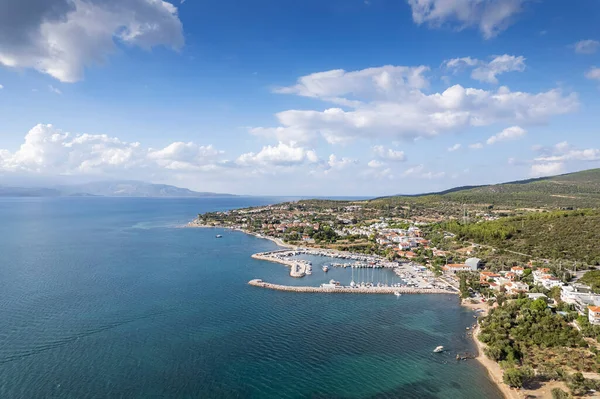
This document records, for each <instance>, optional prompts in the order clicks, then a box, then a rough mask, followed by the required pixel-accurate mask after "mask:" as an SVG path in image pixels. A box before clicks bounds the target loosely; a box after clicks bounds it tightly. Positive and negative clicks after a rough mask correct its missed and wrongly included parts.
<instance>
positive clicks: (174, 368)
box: [0, 198, 501, 398]
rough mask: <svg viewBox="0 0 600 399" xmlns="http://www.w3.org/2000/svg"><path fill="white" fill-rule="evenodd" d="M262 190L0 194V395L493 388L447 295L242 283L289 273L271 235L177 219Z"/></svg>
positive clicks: (452, 392) (425, 392)
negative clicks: (188, 195) (469, 355)
mask: <svg viewBox="0 0 600 399" xmlns="http://www.w3.org/2000/svg"><path fill="white" fill-rule="evenodd" d="M276 201H278V199H273V198H226V199H216V198H211V199H182V200H179V199H117V198H115V199H112V198H64V199H2V200H0V221H1V222H0V238H1V240H0V397H1V398H306V397H310V398H500V397H501V396H500V393H499V392H498V390H497V389H496V388H495V387H494V386H493V385H492V383H491V382H490V381H489V379H488V378H487V377H486V374H485V371H484V370H483V369H482V368H481V367H480V366H479V365H478V364H477V363H476V362H474V361H467V362H456V361H455V360H454V359H453V355H454V354H455V353H456V352H457V351H465V350H472V349H473V347H472V343H471V342H470V341H469V339H467V337H465V327H466V326H468V325H469V324H471V323H472V322H473V318H472V313H471V312H469V311H466V310H464V309H462V308H460V307H459V306H458V303H457V299H456V298H455V297H453V296H428V295H419V296H417V295H415V296H410V295H404V296H402V297H400V298H396V297H394V296H392V295H389V296H388V295H381V296H378V295H375V296H360V295H299V294H294V293H286V292H277V291H269V290H263V289H260V288H256V287H251V286H248V285H247V282H248V280H250V279H252V278H262V279H264V280H267V281H274V282H289V281H290V280H292V279H291V278H290V277H289V276H288V275H287V272H288V270H287V269H286V268H285V267H283V266H281V265H278V264H275V263H271V262H261V261H258V260H254V259H251V258H250V255H251V254H252V253H254V252H259V251H267V250H272V249H275V248H276V247H275V245H274V244H273V243H272V242H270V241H267V240H262V239H258V238H255V237H252V236H248V235H245V234H243V233H239V232H232V231H219V232H220V233H221V234H223V238H222V239H215V238H214V236H215V234H216V232H215V230H213V229H182V228H177V227H176V226H177V225H180V224H182V223H185V222H187V221H188V220H189V219H192V218H193V217H194V216H195V215H196V214H197V213H198V212H204V211H212V210H218V209H229V208H234V207H243V206H249V205H260V204H266V203H271V202H276ZM314 269H315V270H314V273H315V274H314V275H313V276H311V277H314V278H313V279H312V280H307V281H311V284H312V283H315V284H317V283H318V281H319V280H320V279H326V277H325V276H323V275H324V273H323V272H322V271H321V270H320V268H318V267H315V268H314ZM339 272H340V273H343V271H341V270H340V271H339ZM341 277H344V276H341ZM298 281H299V280H295V282H298ZM437 345H444V346H446V347H447V348H449V349H450V352H449V353H446V354H438V355H436V354H433V353H432V352H431V351H432V349H433V348H434V347H435V346H437Z"/></svg>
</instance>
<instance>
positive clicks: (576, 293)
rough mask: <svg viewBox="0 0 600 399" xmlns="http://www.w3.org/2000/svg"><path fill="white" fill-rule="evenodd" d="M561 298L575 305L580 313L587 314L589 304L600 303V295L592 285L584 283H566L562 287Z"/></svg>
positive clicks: (596, 304) (595, 304)
mask: <svg viewBox="0 0 600 399" xmlns="http://www.w3.org/2000/svg"><path fill="white" fill-rule="evenodd" d="M560 299H561V300H562V301H563V302H565V303H568V304H570V305H574V306H575V308H576V309H577V311H578V312H579V313H580V314H585V309H586V308H587V307H588V306H589V305H592V306H598V305H600V295H598V294H594V293H593V292H592V291H591V288H590V287H587V286H584V285H582V284H572V285H566V286H563V287H562V288H561V291H560Z"/></svg>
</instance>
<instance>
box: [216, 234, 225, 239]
mask: <svg viewBox="0 0 600 399" xmlns="http://www.w3.org/2000/svg"><path fill="white" fill-rule="evenodd" d="M215 237H216V238H223V236H222V235H221V234H217V235H216V236H215Z"/></svg>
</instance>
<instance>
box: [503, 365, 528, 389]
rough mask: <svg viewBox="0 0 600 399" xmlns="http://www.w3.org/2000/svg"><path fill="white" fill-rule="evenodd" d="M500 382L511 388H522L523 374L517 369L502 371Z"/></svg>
mask: <svg viewBox="0 0 600 399" xmlns="http://www.w3.org/2000/svg"><path fill="white" fill-rule="evenodd" d="M502 381H504V383H505V384H506V385H508V386H509V387H512V388H522V387H523V384H524V383H525V374H524V373H523V372H522V371H521V370H520V369H518V368H514V367H513V368H509V369H507V370H506V371H504V375H503V376H502Z"/></svg>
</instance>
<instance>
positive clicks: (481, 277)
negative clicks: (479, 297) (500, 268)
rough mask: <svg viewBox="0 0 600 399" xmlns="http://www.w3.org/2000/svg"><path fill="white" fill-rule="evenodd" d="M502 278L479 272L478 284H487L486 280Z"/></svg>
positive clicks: (493, 274) (490, 273) (491, 273)
mask: <svg viewBox="0 0 600 399" xmlns="http://www.w3.org/2000/svg"><path fill="white" fill-rule="evenodd" d="M501 277H502V276H501V275H499V274H497V273H494V272H480V273H479V283H480V284H487V283H488V280H490V279H491V280H496V279H499V278H501Z"/></svg>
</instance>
